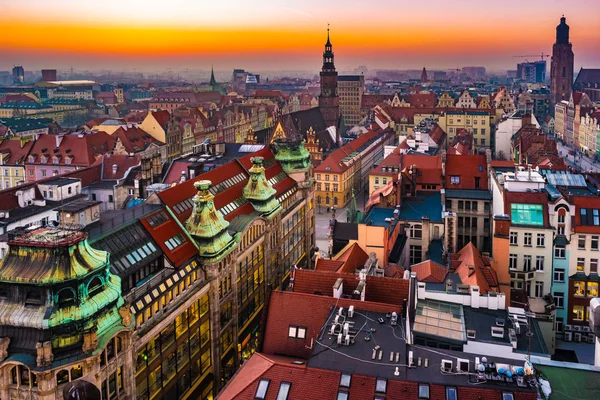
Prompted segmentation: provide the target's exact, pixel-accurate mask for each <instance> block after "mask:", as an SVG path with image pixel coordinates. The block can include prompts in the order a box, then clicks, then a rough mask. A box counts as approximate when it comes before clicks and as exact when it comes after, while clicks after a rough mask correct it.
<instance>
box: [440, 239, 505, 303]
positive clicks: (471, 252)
mask: <svg viewBox="0 0 600 400" xmlns="http://www.w3.org/2000/svg"><path fill="white" fill-rule="evenodd" d="M451 258H452V266H453V268H454V272H455V273H456V274H458V276H460V280H461V282H462V283H463V284H465V285H471V286H473V285H475V286H479V292H480V293H481V294H486V293H488V292H489V291H498V278H497V276H496V271H494V270H493V269H492V267H491V266H490V262H489V260H488V259H487V258H484V257H482V256H481V253H479V250H477V248H476V247H475V246H474V245H473V243H471V242H469V243H467V245H466V246H465V247H463V248H462V249H461V250H460V251H459V252H458V253H456V254H452V256H451Z"/></svg>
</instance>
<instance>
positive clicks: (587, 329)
mask: <svg viewBox="0 0 600 400" xmlns="http://www.w3.org/2000/svg"><path fill="white" fill-rule="evenodd" d="M590 330H591V329H590V327H589V326H587V325H586V326H582V327H581V331H582V332H585V333H590Z"/></svg>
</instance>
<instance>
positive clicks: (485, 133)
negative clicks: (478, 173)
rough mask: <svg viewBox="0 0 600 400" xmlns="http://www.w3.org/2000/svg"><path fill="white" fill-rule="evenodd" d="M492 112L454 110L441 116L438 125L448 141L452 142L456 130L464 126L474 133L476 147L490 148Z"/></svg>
mask: <svg viewBox="0 0 600 400" xmlns="http://www.w3.org/2000/svg"><path fill="white" fill-rule="evenodd" d="M491 114H492V113H491V112H490V111H487V110H468V111H467V110H465V111H462V110H461V111H458V110H456V111H454V110H452V111H448V112H446V113H445V114H444V115H441V116H440V117H439V120H438V125H440V127H441V128H442V129H443V130H444V131H445V132H446V134H447V135H448V140H447V143H452V139H454V136H455V135H456V132H457V131H458V130H459V129H461V128H462V129H466V130H467V131H469V132H471V133H472V134H473V145H474V146H475V148H489V147H490V144H491V140H490V138H491V130H492V127H491V123H492V115H491ZM415 122H416V119H415Z"/></svg>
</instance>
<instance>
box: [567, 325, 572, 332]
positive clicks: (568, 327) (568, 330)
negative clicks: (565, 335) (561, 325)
mask: <svg viewBox="0 0 600 400" xmlns="http://www.w3.org/2000/svg"><path fill="white" fill-rule="evenodd" d="M572 330H573V327H572V326H571V325H565V332H571V331H572Z"/></svg>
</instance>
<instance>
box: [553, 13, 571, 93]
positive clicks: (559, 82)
mask: <svg viewBox="0 0 600 400" xmlns="http://www.w3.org/2000/svg"><path fill="white" fill-rule="evenodd" d="M572 90H573V46H572V45H571V43H570V42H569V25H567V19H566V18H565V17H564V15H563V16H562V18H561V19H560V24H559V25H558V26H557V27H556V43H554V46H552V63H551V64H550V91H551V92H552V97H553V100H554V103H555V104H556V103H558V102H560V101H561V100H569V97H570V96H571V91H572Z"/></svg>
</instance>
